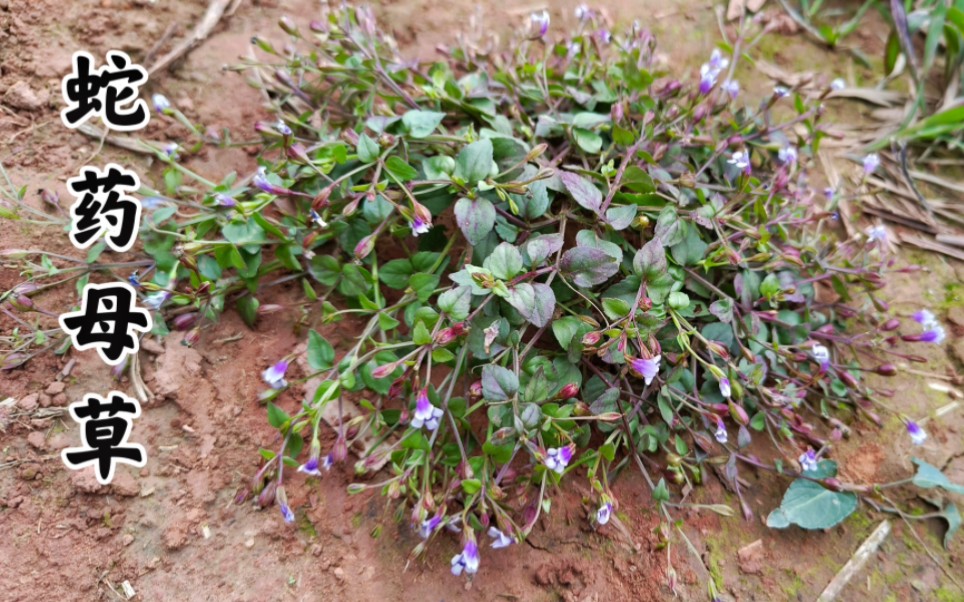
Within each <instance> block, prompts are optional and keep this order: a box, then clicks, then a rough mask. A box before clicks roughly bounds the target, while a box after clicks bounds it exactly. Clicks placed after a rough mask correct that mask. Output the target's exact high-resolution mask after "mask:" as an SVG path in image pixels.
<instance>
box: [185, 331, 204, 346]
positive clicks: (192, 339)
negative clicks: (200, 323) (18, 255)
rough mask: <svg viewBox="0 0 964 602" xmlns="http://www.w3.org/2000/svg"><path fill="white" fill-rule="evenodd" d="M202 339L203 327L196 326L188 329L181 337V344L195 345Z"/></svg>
mask: <svg viewBox="0 0 964 602" xmlns="http://www.w3.org/2000/svg"><path fill="white" fill-rule="evenodd" d="M200 340H201V329H200V328H198V327H197V326H195V327H194V328H193V329H191V330H190V331H188V333H187V334H186V335H184V338H183V339H181V344H182V345H184V346H185V347H194V346H195V345H197V343H198V341H200Z"/></svg>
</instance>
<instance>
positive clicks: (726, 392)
mask: <svg viewBox="0 0 964 602" xmlns="http://www.w3.org/2000/svg"><path fill="white" fill-rule="evenodd" d="M732 392H733V390H732V389H731V388H730V379H728V378H726V377H725V376H724V377H723V378H721V379H720V395H722V396H723V397H726V398H727V399H729V397H730V395H731V394H732Z"/></svg>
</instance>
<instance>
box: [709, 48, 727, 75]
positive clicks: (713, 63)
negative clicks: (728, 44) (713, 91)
mask: <svg viewBox="0 0 964 602" xmlns="http://www.w3.org/2000/svg"><path fill="white" fill-rule="evenodd" d="M707 65H709V67H710V69H713V70H714V71H716V72H720V71H722V70H724V69H726V68H727V67H729V66H730V59H728V58H726V57H724V56H723V54H722V53H721V52H720V49H719V48H714V49H713V52H711V53H710V62H709V63H707Z"/></svg>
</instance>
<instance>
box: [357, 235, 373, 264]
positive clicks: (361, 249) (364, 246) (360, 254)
mask: <svg viewBox="0 0 964 602" xmlns="http://www.w3.org/2000/svg"><path fill="white" fill-rule="evenodd" d="M374 249H375V235H374V234H369V235H368V236H366V237H365V238H363V239H361V240H360V241H358V244H357V245H355V258H357V259H359V260H361V259H365V258H366V257H368V255H369V254H370V253H371V252H372V251H373V250H374Z"/></svg>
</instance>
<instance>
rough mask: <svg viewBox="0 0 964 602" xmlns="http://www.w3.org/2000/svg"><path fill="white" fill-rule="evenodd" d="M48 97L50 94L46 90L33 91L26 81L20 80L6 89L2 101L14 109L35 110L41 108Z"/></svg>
mask: <svg viewBox="0 0 964 602" xmlns="http://www.w3.org/2000/svg"><path fill="white" fill-rule="evenodd" d="M49 98H50V95H49V94H47V91H46V90H41V91H40V92H39V93H38V92H35V91H34V90H32V89H31V88H30V85H29V84H28V83H27V82H25V81H23V80H20V81H18V82H17V83H15V84H14V85H12V86H10V88H8V89H7V92H6V94H4V95H3V102H4V103H5V104H8V105H10V106H11V107H13V108H15V109H21V110H24V111H36V110H38V109H41V108H43V106H44V105H45V104H47V100H48V99H49Z"/></svg>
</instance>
